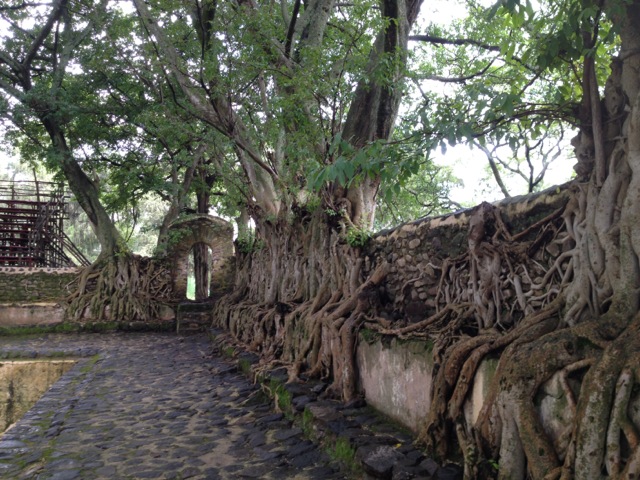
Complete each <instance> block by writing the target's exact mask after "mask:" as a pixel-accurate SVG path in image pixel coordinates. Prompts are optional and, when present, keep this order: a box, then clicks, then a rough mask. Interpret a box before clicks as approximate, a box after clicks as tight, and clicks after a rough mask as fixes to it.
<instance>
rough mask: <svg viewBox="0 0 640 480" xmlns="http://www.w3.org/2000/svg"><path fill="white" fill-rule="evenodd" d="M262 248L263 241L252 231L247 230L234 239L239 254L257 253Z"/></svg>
mask: <svg viewBox="0 0 640 480" xmlns="http://www.w3.org/2000/svg"><path fill="white" fill-rule="evenodd" d="M264 247H265V243H264V240H262V239H261V238H257V237H256V234H255V231H254V230H248V231H247V232H245V233H244V234H242V235H240V236H238V238H237V239H236V248H237V249H238V251H239V252H241V253H245V254H249V253H253V252H258V251H260V250H262V249H263V248H264Z"/></svg>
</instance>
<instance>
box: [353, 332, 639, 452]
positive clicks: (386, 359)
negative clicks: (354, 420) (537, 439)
mask: <svg viewBox="0 0 640 480" xmlns="http://www.w3.org/2000/svg"><path fill="white" fill-rule="evenodd" d="M365 332H366V333H361V334H360V336H359V344H358V349H357V354H356V362H357V366H358V371H359V382H360V388H361V390H362V392H363V393H364V396H365V398H366V400H367V403H368V404H370V405H371V406H373V407H375V408H376V409H377V410H379V411H380V412H382V413H384V414H385V415H387V416H389V417H390V418H392V419H394V420H395V421H397V422H398V423H400V424H402V425H404V426H405V427H407V428H408V429H410V430H411V431H413V432H414V433H418V431H419V429H420V427H421V425H422V423H423V422H424V420H425V419H426V417H427V414H428V412H429V408H430V406H431V387H432V379H433V373H434V372H433V365H434V364H433V357H432V350H431V345H430V344H429V343H428V342H426V341H420V340H408V341H400V340H397V339H393V340H390V341H389V340H388V339H385V338H376V339H373V340H372V338H371V337H370V333H368V332H367V331H365ZM497 364H498V362H497V360H495V359H492V358H488V359H485V360H484V361H483V362H481V363H480V366H479V368H478V371H477V372H476V375H475V377H474V382H473V386H472V388H471V389H470V392H469V395H468V397H467V400H466V402H465V405H464V414H465V419H466V422H467V424H468V425H474V423H475V421H476V420H477V419H478V415H479V414H480V410H481V409H482V405H483V402H484V399H485V398H486V395H487V393H488V391H489V386H490V384H491V381H492V379H493V377H494V374H495V372H496V367H497ZM570 382H572V383H573V384H571V385H570V386H571V388H572V389H574V390H577V389H578V388H579V384H577V383H576V382H575V381H574V380H571V381H570ZM534 403H535V404H536V406H537V409H538V414H539V416H540V419H541V423H542V427H543V428H544V429H545V431H546V432H547V435H548V436H549V438H551V439H552V440H553V442H554V443H556V447H558V446H560V445H564V447H561V448H566V442H568V441H569V437H568V436H567V432H570V429H568V427H569V426H570V425H571V422H572V420H573V414H574V413H573V410H572V409H571V407H570V406H569V402H568V401H567V398H566V393H565V391H564V389H563V387H562V384H561V378H560V374H559V373H558V374H556V375H554V376H553V377H551V378H550V379H549V380H548V381H547V382H546V383H545V384H544V385H543V386H542V388H541V389H540V392H539V394H538V395H537V397H536V398H535V399H534ZM627 414H628V415H629V418H630V419H632V421H633V423H635V424H637V423H638V422H640V391H635V392H634V393H633V394H632V400H631V401H630V405H629V410H628V412H627Z"/></svg>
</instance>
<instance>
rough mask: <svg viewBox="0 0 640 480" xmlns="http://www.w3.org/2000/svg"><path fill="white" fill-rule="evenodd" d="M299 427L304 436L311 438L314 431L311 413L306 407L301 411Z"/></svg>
mask: <svg viewBox="0 0 640 480" xmlns="http://www.w3.org/2000/svg"><path fill="white" fill-rule="evenodd" d="M300 428H301V429H302V432H303V433H304V436H305V437H307V438H309V439H313V438H314V436H315V431H314V429H313V413H311V410H309V409H308V408H305V409H304V411H303V412H302V419H301V420H300Z"/></svg>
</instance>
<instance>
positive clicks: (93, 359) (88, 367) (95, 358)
mask: <svg viewBox="0 0 640 480" xmlns="http://www.w3.org/2000/svg"><path fill="white" fill-rule="evenodd" d="M98 360H100V354H95V355H94V356H93V357H91V358H90V359H89V360H87V363H86V364H85V365H83V366H82V368H81V369H80V372H82V373H85V374H86V373H89V372H90V371H91V369H92V368H93V366H94V365H95V364H96V363H98Z"/></svg>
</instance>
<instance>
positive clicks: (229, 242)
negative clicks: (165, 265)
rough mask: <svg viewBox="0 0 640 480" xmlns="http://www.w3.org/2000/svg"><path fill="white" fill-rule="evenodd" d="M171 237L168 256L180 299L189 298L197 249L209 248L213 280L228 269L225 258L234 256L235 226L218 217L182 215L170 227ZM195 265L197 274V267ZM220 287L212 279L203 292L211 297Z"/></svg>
mask: <svg viewBox="0 0 640 480" xmlns="http://www.w3.org/2000/svg"><path fill="white" fill-rule="evenodd" d="M169 239H170V241H169V245H168V248H167V259H168V260H169V262H170V265H171V270H172V280H173V293H174V297H175V298H176V299H178V300H184V299H186V298H187V284H188V277H189V271H190V267H189V259H190V257H191V258H192V257H193V254H192V252H193V251H194V248H195V249H202V250H205V249H206V250H207V252H208V254H209V256H208V259H207V261H206V264H207V269H208V272H207V273H206V276H207V277H208V278H209V279H211V278H212V277H213V278H219V275H216V274H217V273H218V270H220V269H222V268H224V264H225V261H227V260H229V258H230V257H233V228H232V226H231V224H230V223H229V222H227V221H226V220H223V219H221V218H218V217H213V216H210V215H189V216H188V217H185V218H182V219H180V220H178V221H176V222H174V223H173V224H172V225H171V226H170V227H169ZM193 268H194V273H195V268H196V266H195V265H194V267H193ZM200 274H202V272H201V273H200ZM219 287H220V285H216V284H215V282H214V281H211V280H209V285H208V288H207V289H206V290H207V291H206V293H204V291H203V295H205V297H208V296H209V295H211V293H212V292H213V291H214V290H215V291H217V290H219ZM194 296H195V292H194Z"/></svg>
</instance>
